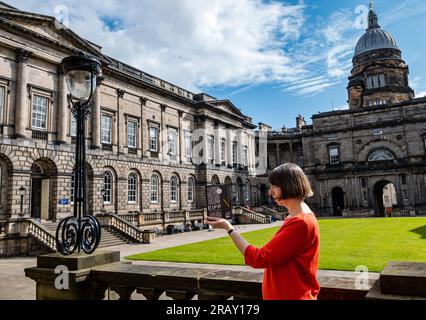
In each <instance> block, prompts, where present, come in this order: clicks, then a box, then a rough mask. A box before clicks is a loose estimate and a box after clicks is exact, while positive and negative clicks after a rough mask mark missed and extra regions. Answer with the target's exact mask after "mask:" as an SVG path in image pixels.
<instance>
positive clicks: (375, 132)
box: [373, 129, 383, 136]
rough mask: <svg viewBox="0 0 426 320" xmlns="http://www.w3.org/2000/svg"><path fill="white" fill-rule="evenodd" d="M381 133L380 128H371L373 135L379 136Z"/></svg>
mask: <svg viewBox="0 0 426 320" xmlns="http://www.w3.org/2000/svg"><path fill="white" fill-rule="evenodd" d="M382 134H383V130H382V129H373V136H380V135H382Z"/></svg>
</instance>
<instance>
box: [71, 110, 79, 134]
mask: <svg viewBox="0 0 426 320" xmlns="http://www.w3.org/2000/svg"><path fill="white" fill-rule="evenodd" d="M70 134H71V136H72V137H76V136H77V119H76V118H75V117H74V115H73V114H72V113H71V128H70Z"/></svg>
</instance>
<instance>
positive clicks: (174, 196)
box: [170, 176, 178, 202]
mask: <svg viewBox="0 0 426 320" xmlns="http://www.w3.org/2000/svg"><path fill="white" fill-rule="evenodd" d="M177 200H178V179H177V177H175V176H173V177H172V178H171V179H170V202H177Z"/></svg>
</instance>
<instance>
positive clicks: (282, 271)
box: [207, 163, 320, 300]
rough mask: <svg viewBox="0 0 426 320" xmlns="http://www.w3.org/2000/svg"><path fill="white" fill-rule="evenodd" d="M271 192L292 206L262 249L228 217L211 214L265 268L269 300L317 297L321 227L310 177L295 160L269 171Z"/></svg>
mask: <svg viewBox="0 0 426 320" xmlns="http://www.w3.org/2000/svg"><path fill="white" fill-rule="evenodd" d="M269 183H270V189H269V194H270V195H271V196H272V197H273V199H274V200H275V202H276V203H277V204H278V205H279V206H284V207H286V208H287V209H288V212H289V214H288V216H287V218H286V219H285V221H284V224H283V226H281V228H280V229H279V230H278V231H277V233H276V234H275V235H274V236H273V237H272V239H271V240H270V241H269V242H268V243H267V244H266V245H265V246H263V247H262V248H255V247H254V246H252V245H250V244H249V243H248V242H247V241H246V240H245V239H244V238H243V237H242V236H241V235H239V234H238V233H237V232H236V231H235V230H234V228H233V227H232V225H231V223H230V222H229V221H228V220H225V219H220V218H213V217H208V218H207V223H208V224H209V225H211V226H213V227H214V228H218V229H225V230H226V231H228V233H229V235H230V236H231V238H232V240H233V241H234V243H235V245H236V246H237V247H238V249H239V250H240V251H241V253H242V254H243V255H244V259H245V263H246V264H247V265H249V266H252V267H253V268H259V269H265V271H264V275H263V283H262V294H263V299H265V300H316V299H317V296H318V293H319V290H320V287H319V284H318V281H317V270H318V258H319V228H318V223H317V220H316V218H315V215H314V214H313V212H312V211H311V209H310V208H309V207H308V205H307V204H306V203H305V201H304V200H305V199H306V198H308V197H311V196H312V195H313V193H312V190H311V186H310V183H309V180H308V178H307V177H306V175H305V174H304V173H303V171H302V169H301V168H300V167H299V166H297V165H295V164H292V163H287V164H283V165H281V166H279V167H277V168H275V169H274V170H273V171H272V172H271V173H270V174H269Z"/></svg>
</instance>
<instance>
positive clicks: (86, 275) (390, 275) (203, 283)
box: [25, 250, 426, 300]
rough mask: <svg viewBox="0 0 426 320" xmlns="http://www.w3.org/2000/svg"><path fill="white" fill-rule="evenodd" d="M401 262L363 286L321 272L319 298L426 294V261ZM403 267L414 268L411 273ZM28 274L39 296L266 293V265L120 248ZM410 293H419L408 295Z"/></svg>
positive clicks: (65, 259) (55, 261)
mask: <svg viewBox="0 0 426 320" xmlns="http://www.w3.org/2000/svg"><path fill="white" fill-rule="evenodd" d="M57 266H62V267H64V266H65V267H66V268H67V269H68V273H67V275H68V276H69V281H68V283H69V288H68V289H67V290H60V289H58V288H56V287H55V286H54V284H55V279H57V277H58V273H57V272H56V273H55V268H56V267H57ZM402 267H403V268H402ZM402 267H401V264H395V263H393V264H392V263H391V264H389V265H388V267H387V269H385V270H384V272H383V274H382V275H380V278H378V277H371V278H370V279H367V281H366V282H364V283H362V285H359V283H358V281H357V279H356V278H355V277H347V276H342V275H341V274H339V272H334V273H333V272H331V273H329V274H325V273H324V272H323V273H321V272H319V275H318V281H319V283H320V286H321V291H320V294H319V297H318V299H319V300H362V299H365V298H369V299H388V296H387V295H386V294H385V293H383V292H381V293H380V292H379V293H380V294H381V295H380V294H378V293H377V286H378V285H380V282H382V283H381V284H382V286H383V287H384V288H385V290H386V292H391V293H392V294H393V295H395V294H398V293H399V294H401V293H404V294H405V297H408V298H416V299H426V292H425V290H424V283H426V282H425V281H426V264H421V263H417V264H411V263H405V264H404V265H403V266H402ZM404 270H409V272H408V273H407V274H406V273H405V272H404ZM395 272H396V273H395ZM25 274H26V276H27V277H29V278H31V279H33V280H35V281H36V282H37V299H38V300H43V299H69V300H73V299H121V300H128V299H131V298H132V297H133V298H134V297H135V296H137V295H138V294H141V295H143V297H144V298H146V299H147V300H157V299H159V298H160V296H162V295H163V294H165V295H166V296H168V297H170V298H172V299H174V300H182V299H199V300H225V299H234V300H241V299H243V300H257V299H261V297H262V293H261V292H262V291H261V288H262V278H263V271H262V270H250V271H231V270H221V269H219V266H218V268H217V269H208V268H202V267H188V266H182V267H181V266H178V265H176V264H175V265H174V266H173V265H172V266H164V265H161V264H156V263H143V262H142V263H138V264H131V263H130V262H123V261H120V253H119V252H118V251H114V252H113V251H101V250H98V251H96V252H95V253H94V254H92V255H85V254H73V255H70V256H62V255H60V254H57V253H56V254H49V255H44V256H39V257H38V259H37V266H36V267H33V268H27V269H25ZM413 277H414V278H413ZM407 279H408V280H407ZM413 288H414V289H413ZM374 290H375V291H374ZM404 290H405V291H404ZM407 290H408V291H407ZM410 293H411V294H418V295H419V296H418V297H409V296H407V294H410ZM392 297H393V296H392Z"/></svg>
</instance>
